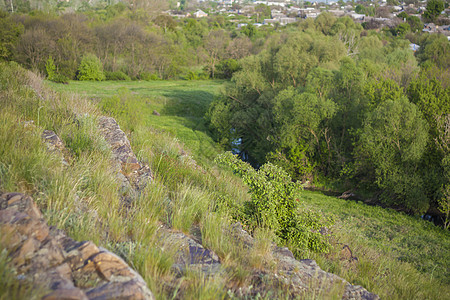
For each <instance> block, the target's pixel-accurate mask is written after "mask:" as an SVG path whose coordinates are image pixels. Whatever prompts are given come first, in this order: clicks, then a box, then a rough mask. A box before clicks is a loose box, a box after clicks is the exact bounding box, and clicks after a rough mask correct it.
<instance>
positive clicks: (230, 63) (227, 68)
mask: <svg viewBox="0 0 450 300" xmlns="http://www.w3.org/2000/svg"><path fill="white" fill-rule="evenodd" d="M240 70H241V65H240V64H239V62H238V61H237V60H235V59H226V60H223V61H221V62H220V63H219V64H218V65H217V67H216V77H217V78H222V79H229V78H231V77H232V76H233V73H235V72H237V71H240Z"/></svg>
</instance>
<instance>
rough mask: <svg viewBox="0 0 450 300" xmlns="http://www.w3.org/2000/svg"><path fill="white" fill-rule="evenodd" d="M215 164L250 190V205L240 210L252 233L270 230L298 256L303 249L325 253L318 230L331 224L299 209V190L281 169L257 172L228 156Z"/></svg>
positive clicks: (265, 168)
mask: <svg viewBox="0 0 450 300" xmlns="http://www.w3.org/2000/svg"><path fill="white" fill-rule="evenodd" d="M216 161H217V162H218V163H221V164H223V165H227V166H230V167H231V168H232V169H233V171H234V172H235V173H237V174H238V175H240V176H241V177H242V178H243V180H244V183H245V184H247V185H248V187H249V193H250V194H251V202H249V203H247V204H246V205H245V207H244V208H243V209H244V218H245V219H244V220H242V222H243V223H245V224H247V225H249V227H250V228H251V229H255V228H258V227H259V228H267V229H269V230H273V231H274V232H275V233H276V235H277V236H278V237H279V238H280V239H281V240H282V241H283V243H284V244H285V245H287V246H289V247H291V250H292V252H294V254H296V255H297V256H299V254H300V253H301V252H302V251H303V250H306V249H310V250H312V251H315V252H327V251H328V248H329V244H328V241H327V240H326V236H324V235H322V234H320V230H321V229H322V227H324V226H326V225H330V223H331V222H326V221H325V220H322V218H321V217H320V216H319V215H318V214H317V213H314V212H311V211H301V210H300V209H299V204H300V203H299V200H298V198H297V197H296V194H297V193H298V191H299V190H300V189H301V186H300V185H299V184H298V183H294V182H292V180H291V177H290V176H289V175H288V174H287V173H286V172H285V171H284V170H283V169H281V168H280V167H277V166H275V165H272V164H271V163H267V164H265V165H263V166H262V167H261V168H260V169H259V170H258V171H256V170H255V169H253V168H252V167H251V166H250V165H249V164H248V163H246V162H243V161H241V160H239V159H238V157H237V156H235V155H233V154H231V152H227V153H224V154H221V155H219V156H218V157H217V158H216Z"/></svg>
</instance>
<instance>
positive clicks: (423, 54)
mask: <svg viewBox="0 0 450 300" xmlns="http://www.w3.org/2000/svg"><path fill="white" fill-rule="evenodd" d="M449 49H450V45H449V42H448V40H447V38H446V37H445V36H443V35H441V34H430V35H425V37H424V38H423V41H422V42H421V43H420V49H419V51H418V53H417V56H418V58H419V59H420V61H421V62H422V64H425V63H428V64H430V63H431V64H434V65H436V66H437V67H439V68H443V69H448V68H449V67H450V50H449Z"/></svg>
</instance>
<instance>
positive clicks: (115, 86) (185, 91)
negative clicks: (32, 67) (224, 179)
mask: <svg viewBox="0 0 450 300" xmlns="http://www.w3.org/2000/svg"><path fill="white" fill-rule="evenodd" d="M224 82H225V81H223V80H195V81H188V80H173V81H160V80H157V81H102V82H92V81H70V83H69V84H67V85H62V84H57V83H53V82H50V81H47V84H48V86H49V87H51V88H52V89H54V90H56V91H60V92H68V93H76V94H78V95H83V96H85V97H87V98H90V99H93V100H94V101H98V102H101V101H102V100H103V101H105V99H108V98H113V97H119V98H121V99H122V102H127V103H128V104H129V103H130V102H132V105H131V106H132V107H130V108H125V110H126V111H127V114H128V117H129V118H127V120H128V121H129V122H130V123H133V122H134V123H136V122H138V123H141V122H142V121H143V124H144V125H145V126H150V127H152V128H154V129H156V130H161V131H164V132H167V133H170V134H172V135H174V136H176V138H177V139H179V140H180V141H181V142H182V143H184V144H186V146H187V148H188V149H189V150H190V151H191V152H192V154H193V155H196V156H197V157H199V158H202V159H208V160H212V159H214V157H215V155H217V153H218V149H217V147H216V145H215V143H214V141H213V140H212V139H211V137H210V136H209V134H208V129H207V127H206V125H205V121H204V115H205V113H206V111H207V109H208V106H209V104H210V103H211V102H212V101H213V100H214V97H216V96H217V95H218V93H219V92H220V90H221V88H222V86H223V84H224ZM154 111H156V112H158V113H159V114H160V116H157V115H154V114H153V112H154ZM112 113H114V112H112ZM116 113H117V112H116ZM137 118H138V119H140V120H139V121H137V120H136V119H137ZM129 125H130V126H131V127H133V124H129Z"/></svg>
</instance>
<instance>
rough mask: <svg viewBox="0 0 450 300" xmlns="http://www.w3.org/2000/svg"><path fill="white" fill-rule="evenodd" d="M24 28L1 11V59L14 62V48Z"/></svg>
mask: <svg viewBox="0 0 450 300" xmlns="http://www.w3.org/2000/svg"><path fill="white" fill-rule="evenodd" d="M23 31H24V28H23V26H22V24H20V23H16V22H14V21H13V20H12V19H11V17H9V16H8V15H7V14H6V13H3V12H1V11H0V59H5V60H12V59H13V53H14V48H15V46H16V44H17V42H18V41H19V37H20V35H21V34H22V33H23Z"/></svg>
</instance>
